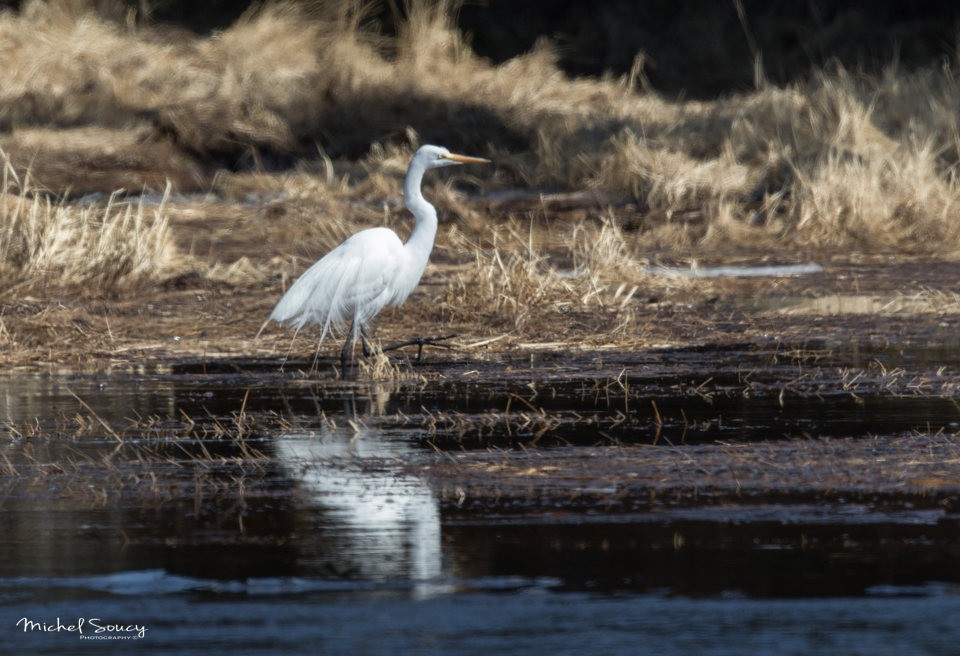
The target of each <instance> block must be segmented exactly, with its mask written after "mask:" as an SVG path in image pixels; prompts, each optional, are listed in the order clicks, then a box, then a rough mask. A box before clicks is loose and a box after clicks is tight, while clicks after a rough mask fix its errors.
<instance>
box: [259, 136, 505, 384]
mask: <svg viewBox="0 0 960 656" xmlns="http://www.w3.org/2000/svg"><path fill="white" fill-rule="evenodd" d="M488 161H489V160H486V159H482V158H479V157H467V156H465V155H457V154H454V153H451V152H450V151H449V150H447V149H446V148H442V147H440V146H422V147H421V148H420V149H419V150H417V152H416V153H415V154H414V156H413V159H412V160H410V167H409V168H408V169H407V177H406V180H405V181H404V184H403V202H404V205H406V207H407V209H408V210H410V212H411V213H412V214H413V216H414V218H415V219H416V222H415V223H414V226H413V231H412V232H411V233H410V238H409V239H407V242H406V243H403V242H402V241H400V238H399V237H398V236H397V233H395V232H394V231H393V230H390V229H389V228H382V227H381V228H368V229H367V230H362V231H360V232H358V233H356V234H355V235H352V236H351V237H349V238H347V239H346V240H345V241H344V242H343V243H342V244H340V245H339V246H337V247H336V248H334V249H333V250H332V251H330V252H329V253H327V254H326V255H325V256H323V257H322V258H321V259H320V260H319V261H317V262H316V263H315V264H314V265H313V266H311V267H310V268H309V269H307V270H306V271H305V272H304V273H303V275H301V276H300V277H299V278H297V280H296V282H294V283H293V285H291V286H290V289H288V290H287V293H286V294H284V295H283V298H281V299H280V301H279V302H278V303H277V305H276V307H275V308H273V312H271V313H270V317H269V318H268V319H267V321H266V322H264V324H263V327H266V325H267V324H268V323H270V321H276V322H277V323H279V324H282V325H285V326H288V327H290V328H293V329H294V330H295V331H297V332H299V331H300V329H301V328H304V327H307V326H320V327H321V332H320V342H321V343H322V342H323V339H324V338H325V337H326V336H327V334H328V333H329V332H331V331H333V332H338V333H339V332H343V331H344V330H346V339H345V341H344V343H343V349H342V350H341V351H340V364H341V366H342V368H343V370H344V371H345V370H346V368H347V365H348V363H349V361H350V356H351V352H352V350H353V348H354V346H355V344H356V341H357V338H358V337H359V338H360V339H361V340H362V341H363V350H364V353H365V354H366V353H368V348H367V342H366V332H365V330H366V325H367V323H368V322H369V321H370V320H371V319H373V318H374V317H375V316H376V315H377V314H378V313H379V312H380V311H381V310H382V309H383V308H385V307H387V306H395V305H400V304H401V303H403V302H404V301H405V300H406V299H407V297H408V296H410V294H411V293H412V292H413V290H414V289H416V287H417V285H418V284H419V283H420V278H421V276H423V271H424V269H425V268H426V266H427V261H428V260H429V259H430V251H432V250H433V241H434V238H435V237H436V234H437V210H436V208H435V207H434V206H433V205H431V204H430V203H429V202H427V200H426V199H425V198H424V197H423V193H422V192H421V189H420V183H421V181H422V180H423V175H424V173H426V172H427V171H428V170H430V169H435V168H440V167H443V166H454V165H457V164H479V163H485V162H488ZM263 327H261V328H260V330H261V331H262V330H263Z"/></svg>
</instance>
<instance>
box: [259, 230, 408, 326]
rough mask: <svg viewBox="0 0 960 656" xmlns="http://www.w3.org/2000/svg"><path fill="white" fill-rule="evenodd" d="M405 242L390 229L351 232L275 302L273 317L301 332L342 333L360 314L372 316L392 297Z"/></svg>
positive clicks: (362, 319)
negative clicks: (309, 329)
mask: <svg viewBox="0 0 960 656" xmlns="http://www.w3.org/2000/svg"><path fill="white" fill-rule="evenodd" d="M402 253H403V243H402V242H401V241H400V239H399V237H397V235H396V234H395V233H394V232H393V231H392V230H389V229H387V228H371V229H369V230H364V231H362V232H358V233H357V234H355V235H353V236H352V237H350V238H349V239H347V240H346V241H344V242H343V243H342V244H340V245H339V246H337V247H336V248H335V249H333V250H332V251H330V252H329V253H328V254H327V255H325V256H324V257H323V258H321V259H320V260H319V261H318V262H316V263H315V264H314V265H313V266H311V267H310V268H309V269H307V270H306V271H305V272H304V273H303V274H302V275H301V276H300V277H299V278H297V280H296V282H294V283H293V285H291V286H290V289H288V290H287V293H286V294H284V295H283V298H281V299H280V301H279V302H278V303H277V305H276V307H275V308H274V309H273V312H272V313H271V314H270V319H272V320H274V321H276V322H278V323H281V324H285V325H288V326H291V327H293V328H295V329H297V330H299V329H300V328H303V327H304V326H314V325H316V326H322V328H323V332H322V334H321V337H320V339H321V340H323V338H324V337H325V336H326V335H327V333H328V332H330V330H331V329H332V330H334V331H336V332H342V331H344V330H345V329H346V328H347V327H348V325H349V322H350V321H351V320H352V319H353V318H354V317H356V319H357V320H358V321H359V322H360V323H366V322H367V321H369V320H370V319H372V318H373V317H374V316H376V314H377V313H378V312H380V310H382V309H383V307H384V306H385V305H386V304H387V302H388V301H389V300H390V298H391V297H392V296H393V291H392V282H393V280H394V279H395V278H396V275H397V271H398V269H399V267H400V265H401V262H402Z"/></svg>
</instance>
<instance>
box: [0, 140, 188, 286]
mask: <svg viewBox="0 0 960 656" xmlns="http://www.w3.org/2000/svg"><path fill="white" fill-rule="evenodd" d="M0 166H3V169H4V174H3V178H2V180H3V182H2V186H0V271H2V273H3V278H4V280H5V281H6V284H7V285H8V286H9V285H12V284H15V283H20V284H25V285H27V286H42V285H54V286H58V287H66V288H75V289H79V288H81V287H83V288H86V289H87V291H102V290H109V289H114V288H118V287H132V286H136V285H138V284H141V283H144V282H146V281H150V282H153V281H156V280H157V279H161V278H163V277H164V276H170V275H172V274H173V273H174V272H175V271H176V269H177V267H178V266H181V265H182V263H183V259H182V258H179V257H178V255H177V252H176V249H175V248H174V246H173V242H172V238H171V235H170V230H169V225H168V224H167V221H166V219H165V217H164V204H165V202H166V200H167V198H166V196H164V197H163V199H162V200H161V201H160V202H159V204H157V205H156V206H155V207H154V208H152V209H148V208H147V207H146V206H145V202H144V200H143V199H141V200H140V202H139V203H136V204H134V203H130V202H127V201H123V200H121V199H118V198H117V197H115V196H110V197H109V199H107V201H106V202H105V203H91V204H84V205H79V204H72V205H71V204H66V203H62V202H60V203H56V202H53V201H51V200H50V199H49V197H46V196H44V195H41V194H30V181H29V177H28V175H27V176H25V177H24V178H23V179H21V178H20V176H19V175H18V173H17V172H16V171H15V170H14V169H13V167H11V166H10V164H9V160H8V159H7V157H6V154H5V153H3V151H2V150H0ZM12 186H16V187H17V189H18V190H19V191H21V192H23V191H26V192H27V193H26V194H24V193H20V194H13V193H11V192H10V188H11V187H12Z"/></svg>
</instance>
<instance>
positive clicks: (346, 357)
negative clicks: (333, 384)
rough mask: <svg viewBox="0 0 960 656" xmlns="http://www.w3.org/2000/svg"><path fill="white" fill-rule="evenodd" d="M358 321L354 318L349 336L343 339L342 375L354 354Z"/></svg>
mask: <svg viewBox="0 0 960 656" xmlns="http://www.w3.org/2000/svg"><path fill="white" fill-rule="evenodd" d="M356 331H357V321H356V319H354V321H353V323H351V324H350V330H348V331H347V338H346V339H345V340H344V341H343V348H342V349H340V372H341V374H340V375H341V376H342V375H343V374H345V373H346V372H347V367H348V366H349V365H350V359H351V356H352V355H353V340H354V338H355V336H356Z"/></svg>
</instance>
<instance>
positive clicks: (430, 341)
mask: <svg viewBox="0 0 960 656" xmlns="http://www.w3.org/2000/svg"><path fill="white" fill-rule="evenodd" d="M456 336H457V334H456V333H454V334H452V335H443V336H441V337H414V338H413V339H408V340H407V341H405V342H397V343H396V344H390V345H389V346H384V347H383V348H382V349H380V350H381V351H395V350H396V349H399V348H403V347H404V346H413V345H414V344H416V346H417V362H420V361H421V360H423V347H424V346H426V345H430V346H439V347H440V348H453V347H452V346H451V345H450V344H441V343H440V342H443V341H445V340H448V339H453V338H454V337H456Z"/></svg>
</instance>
